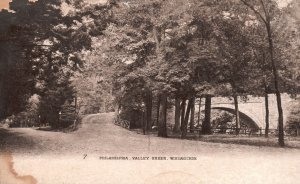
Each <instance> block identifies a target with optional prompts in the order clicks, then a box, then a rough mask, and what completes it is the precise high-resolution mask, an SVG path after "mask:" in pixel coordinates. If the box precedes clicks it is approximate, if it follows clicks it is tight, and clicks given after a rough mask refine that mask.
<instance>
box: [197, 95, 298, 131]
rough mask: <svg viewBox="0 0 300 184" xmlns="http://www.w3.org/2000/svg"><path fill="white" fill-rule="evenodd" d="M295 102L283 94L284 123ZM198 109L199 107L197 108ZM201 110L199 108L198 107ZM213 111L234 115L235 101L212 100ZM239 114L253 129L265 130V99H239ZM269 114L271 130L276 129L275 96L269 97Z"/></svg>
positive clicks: (226, 99) (221, 98) (224, 99)
mask: <svg viewBox="0 0 300 184" xmlns="http://www.w3.org/2000/svg"><path fill="white" fill-rule="evenodd" d="M294 102H295V100H293V99H291V98H290V97H289V96H288V95H286V94H282V108H283V115H284V123H286V120H287V117H288V115H289V113H290V110H291V108H292V104H293V103H294ZM201 104H202V105H201V111H204V100H203V101H202V103H201ZM196 108H197V107H196ZM198 108H199V106H198ZM211 108H212V110H213V109H217V110H223V111H227V112H229V113H232V114H234V109H235V108H234V103H233V99H228V98H224V97H215V98H212V106H211ZM239 112H240V117H241V118H242V119H244V120H246V121H247V122H251V123H252V125H253V126H252V127H255V128H262V129H264V128H265V116H266V112H265V100H264V97H251V96H249V97H248V100H247V101H243V100H240V99H239ZM269 112H270V116H269V118H270V121H269V122H270V129H276V128H277V123H278V114H277V103H276V97H275V95H269Z"/></svg>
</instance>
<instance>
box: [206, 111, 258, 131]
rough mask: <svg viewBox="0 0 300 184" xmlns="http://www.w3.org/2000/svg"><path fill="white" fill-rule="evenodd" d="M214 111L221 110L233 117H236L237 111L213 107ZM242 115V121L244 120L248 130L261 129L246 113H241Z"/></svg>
mask: <svg viewBox="0 0 300 184" xmlns="http://www.w3.org/2000/svg"><path fill="white" fill-rule="evenodd" d="M211 109H212V110H221V111H226V112H228V113H230V114H232V115H235V109H232V108H228V107H212V108H211ZM239 113H240V119H241V120H242V122H243V124H245V125H246V126H247V127H248V128H252V129H259V126H258V125H257V123H256V122H255V121H254V120H253V119H252V118H251V117H250V116H248V115H247V114H246V113H244V112H241V111H239Z"/></svg>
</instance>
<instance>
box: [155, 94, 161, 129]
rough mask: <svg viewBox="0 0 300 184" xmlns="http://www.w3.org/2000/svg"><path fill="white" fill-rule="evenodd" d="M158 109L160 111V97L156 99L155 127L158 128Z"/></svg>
mask: <svg viewBox="0 0 300 184" xmlns="http://www.w3.org/2000/svg"><path fill="white" fill-rule="evenodd" d="M159 109H160V95H158V97H157V108H156V115H157V116H156V126H158V123H159Z"/></svg>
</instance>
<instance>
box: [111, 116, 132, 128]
mask: <svg viewBox="0 0 300 184" xmlns="http://www.w3.org/2000/svg"><path fill="white" fill-rule="evenodd" d="M114 124H115V125H118V126H121V127H123V128H126V129H130V122H129V121H127V120H123V119H121V118H120V116H116V117H115V118H114Z"/></svg>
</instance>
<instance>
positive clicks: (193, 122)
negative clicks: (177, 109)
mask: <svg viewBox="0 0 300 184" xmlns="http://www.w3.org/2000/svg"><path fill="white" fill-rule="evenodd" d="M191 100H192V102H191V103H192V107H191V119H190V132H192V133H194V128H195V126H194V124H195V97H193V98H192V99H191Z"/></svg>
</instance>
